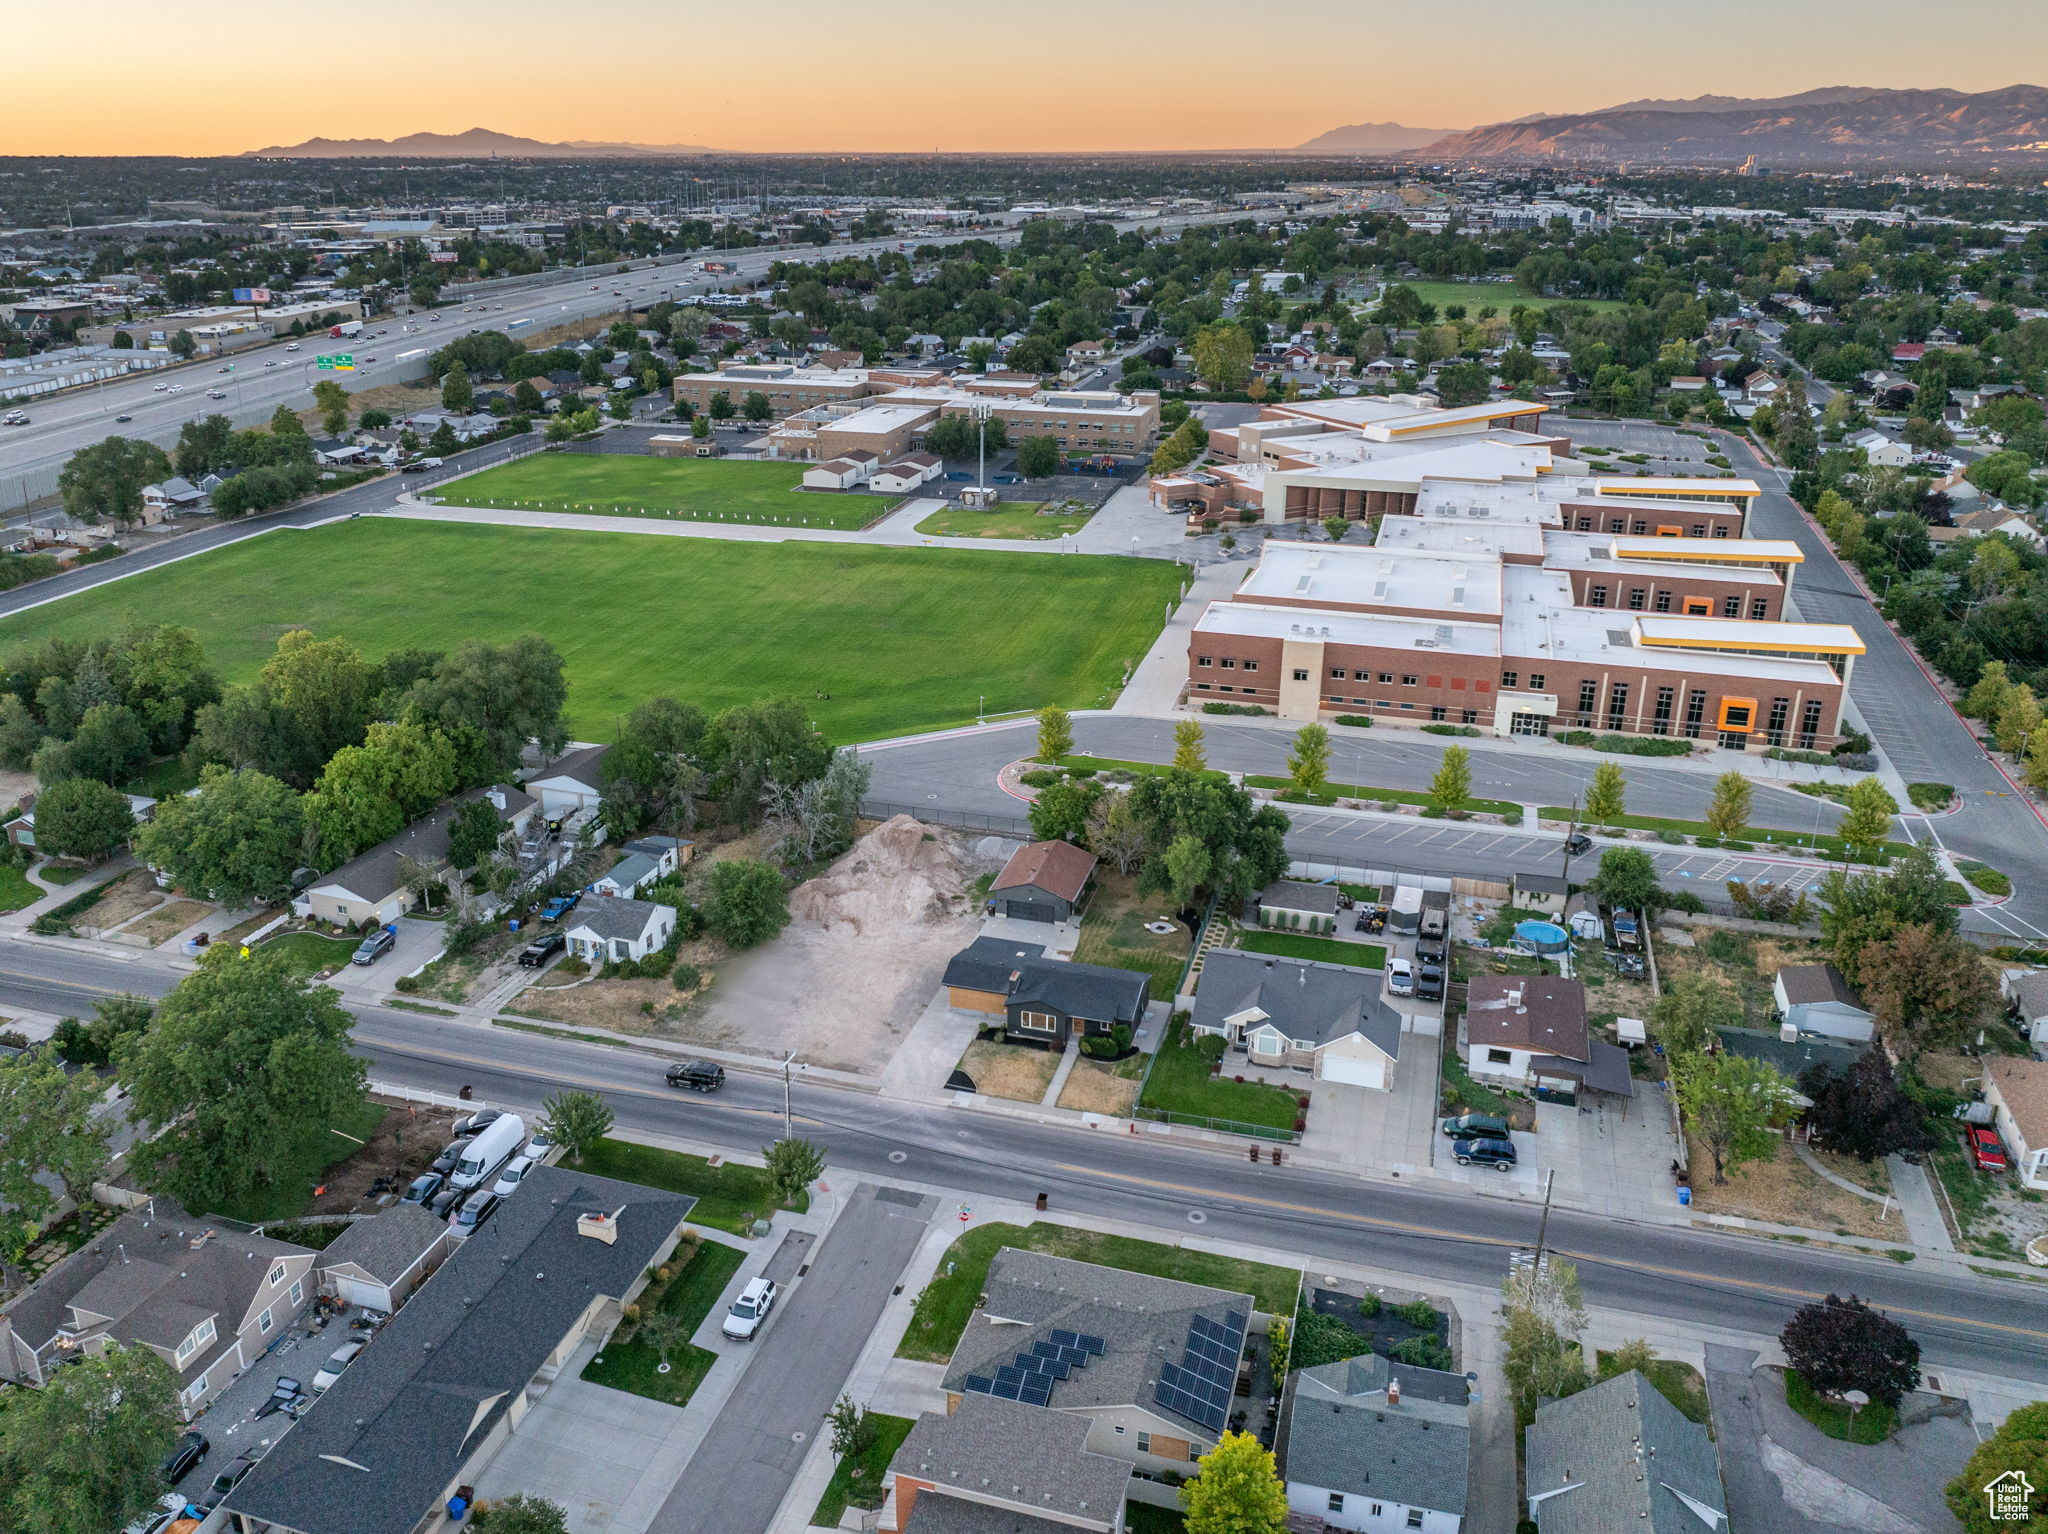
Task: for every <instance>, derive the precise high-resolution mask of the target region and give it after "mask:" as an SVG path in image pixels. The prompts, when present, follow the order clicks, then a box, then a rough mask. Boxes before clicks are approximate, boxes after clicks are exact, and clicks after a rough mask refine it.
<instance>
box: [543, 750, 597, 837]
mask: <svg viewBox="0 0 2048 1534" xmlns="http://www.w3.org/2000/svg"><path fill="white" fill-rule="evenodd" d="M609 750H611V747H610V746H571V747H570V748H569V750H568V751H566V752H564V753H563V754H562V755H561V756H558V757H556V758H555V759H554V760H553V761H552V762H549V763H548V764H547V765H546V766H545V767H543V768H541V769H540V771H539V772H537V773H535V774H534V775H533V776H532V777H530V778H528V779H527V780H526V785H525V787H526V791H527V792H528V793H529V794H532V795H533V797H534V798H535V799H537V800H539V801H540V812H541V815H542V816H543V817H544V818H545V819H548V820H559V819H560V818H562V817H563V816H565V815H573V814H575V813H576V812H577V811H578V810H594V809H596V808H597V807H598V802H599V800H600V799H601V798H602V797H603V793H604V784H603V782H602V781H601V780H600V777H599V768H600V766H601V764H602V763H603V761H604V754H605V753H606V752H607V751H609Z"/></svg>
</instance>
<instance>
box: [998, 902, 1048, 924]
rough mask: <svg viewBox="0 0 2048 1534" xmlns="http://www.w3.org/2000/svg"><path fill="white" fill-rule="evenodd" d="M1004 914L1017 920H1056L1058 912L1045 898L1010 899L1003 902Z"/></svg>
mask: <svg viewBox="0 0 2048 1534" xmlns="http://www.w3.org/2000/svg"><path fill="white" fill-rule="evenodd" d="M1004 914H1005V915H1008V916H1013V917H1015V918H1016V919H1017V920H1018V921H1058V920H1059V913H1058V912H1057V911H1055V910H1054V909H1053V907H1052V904H1051V902H1050V901H1045V900H1010V901H1006V902H1004Z"/></svg>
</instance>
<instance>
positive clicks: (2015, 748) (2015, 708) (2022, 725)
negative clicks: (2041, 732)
mask: <svg viewBox="0 0 2048 1534" xmlns="http://www.w3.org/2000/svg"><path fill="white" fill-rule="evenodd" d="M2040 727H2041V700H2040V699H2038V698H2036V697H2035V696H2034V689H2033V688H2031V687H2029V686H2028V685H2027V684H2026V683H2025V682H2016V683H2014V684H2013V686H2012V687H2011V688H2010V689H2008V690H2007V692H2006V695H2005V701H2004V703H2003V704H2002V705H2001V706H2000V708H1999V710H1998V718H1997V719H1996V721H1995V722H1994V723H1993V727H1992V728H1993V733H1994V734H1995V735H1996V736H1997V738H1998V749H1999V750H2001V751H2008V752H2019V751H2024V750H2025V749H2026V746H2027V738H2028V737H2029V736H2030V735H2032V734H2033V733H2034V731H2036V730H2038V729H2039V728H2040Z"/></svg>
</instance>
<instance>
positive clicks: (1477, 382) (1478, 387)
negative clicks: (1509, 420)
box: [1436, 362, 1493, 406]
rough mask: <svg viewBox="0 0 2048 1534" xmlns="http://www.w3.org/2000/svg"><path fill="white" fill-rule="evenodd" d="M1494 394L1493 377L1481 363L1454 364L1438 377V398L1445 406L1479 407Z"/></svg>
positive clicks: (1444, 369) (1442, 370) (1443, 370)
mask: <svg viewBox="0 0 2048 1534" xmlns="http://www.w3.org/2000/svg"><path fill="white" fill-rule="evenodd" d="M1492 392H1493V376H1492V374H1490V373H1488V372H1487V370H1486V365H1485V364H1484V363H1481V362H1454V363H1452V364H1451V365H1450V366H1449V367H1446V368H1443V369H1441V370H1440V371H1439V372H1438V373H1437V375H1436V397H1437V398H1438V399H1439V400H1441V401H1443V403H1444V404H1445V405H1449V406H1457V405H1477V404H1479V403H1481V402H1482V401H1484V400H1485V399H1486V398H1487V396H1488V395H1490V394H1491V393H1492Z"/></svg>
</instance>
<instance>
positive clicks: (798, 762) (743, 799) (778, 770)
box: [701, 698, 832, 822]
mask: <svg viewBox="0 0 2048 1534" xmlns="http://www.w3.org/2000/svg"><path fill="white" fill-rule="evenodd" d="M701 755H702V760H703V764H704V766H705V768H706V770H707V772H708V773H709V775H710V782H709V790H708V791H709V793H710V795H711V797H713V798H715V799H717V800H719V801H720V802H721V803H722V805H723V807H724V812H725V817H726V818H727V819H728V820H732V821H738V822H745V821H748V820H751V819H752V818H753V816H754V814H755V813H756V812H757V811H758V810H760V809H761V808H762V806H763V804H764V802H765V798H766V795H767V791H768V787H769V785H770V784H777V785H780V786H781V787H783V788H785V789H787V788H794V787H796V786H798V785H799V784H803V783H808V782H810V781H811V779H813V778H817V777H822V776H824V773H825V770H826V769H827V768H828V767H830V766H831V765H832V744H831V742H830V741H828V740H826V739H825V737H824V736H823V735H822V734H821V733H820V732H819V730H818V727H817V726H816V725H815V724H813V723H812V722H811V717H810V715H809V714H808V713H807V712H806V711H805V709H804V707H803V705H802V704H800V703H798V702H797V701H796V700H795V699H793V698H769V699H763V700H762V701H760V702H758V703H740V704H735V705H734V706H733V707H731V708H728V709H725V710H724V711H722V712H721V713H720V714H719V715H718V717H717V718H715V719H713V720H712V721H711V727H710V729H709V730H707V731H706V732H705V735H704V744H703V747H702V752H701Z"/></svg>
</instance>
